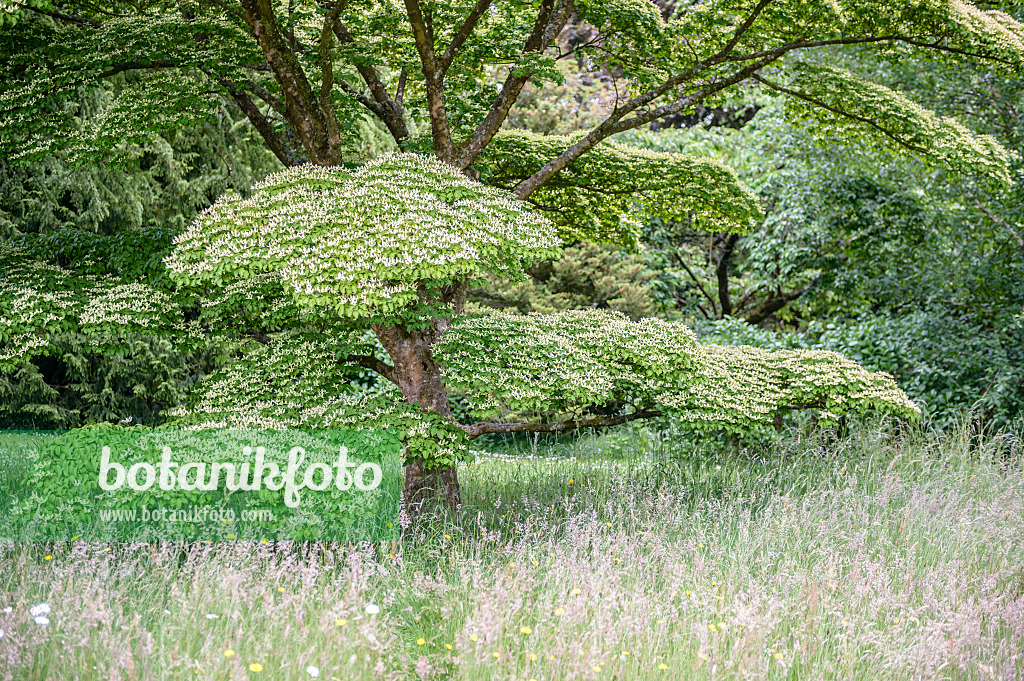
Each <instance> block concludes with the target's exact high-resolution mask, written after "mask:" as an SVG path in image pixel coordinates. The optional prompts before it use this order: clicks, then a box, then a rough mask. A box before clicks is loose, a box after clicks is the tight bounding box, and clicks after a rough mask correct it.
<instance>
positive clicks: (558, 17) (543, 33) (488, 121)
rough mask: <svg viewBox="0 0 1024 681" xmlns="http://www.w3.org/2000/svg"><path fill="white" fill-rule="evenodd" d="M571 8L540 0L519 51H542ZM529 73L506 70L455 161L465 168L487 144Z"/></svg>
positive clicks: (568, 3)
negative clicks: (495, 95)
mask: <svg viewBox="0 0 1024 681" xmlns="http://www.w3.org/2000/svg"><path fill="white" fill-rule="evenodd" d="M573 9H574V5H573V0H563V4H562V6H561V8H560V9H558V10H557V11H556V10H555V0H541V5H540V12H539V13H538V14H537V21H536V22H535V23H534V26H533V32H532V33H530V37H529V38H527V40H526V44H525V45H524V46H523V54H524V55H526V54H542V53H543V52H544V51H545V50H547V49H548V47H550V46H551V44H552V43H553V42H554V41H555V38H557V37H558V34H559V32H560V31H561V30H562V28H563V27H564V26H565V24H566V23H567V22H568V21H569V17H570V16H571V15H572V12H573ZM532 75H533V73H532V71H530V70H529V69H525V70H523V71H522V72H521V73H519V74H518V75H517V73H516V70H515V69H513V70H512V71H510V72H509V74H508V77H506V78H505V83H504V84H503V85H502V86H501V92H500V93H498V96H497V97H496V98H495V99H494V102H493V103H492V104H491V108H490V110H489V111H488V112H487V115H486V116H484V119H483V120H482V121H480V124H479V125H477V127H476V130H474V131H473V134H472V135H470V136H469V137H468V138H467V139H466V141H465V142H463V143H462V144H461V145H460V146H459V150H458V153H457V160H456V165H457V166H458V167H459V168H460V169H462V170H465V169H466V168H468V167H469V166H471V165H472V164H473V162H474V161H475V160H476V159H477V157H478V156H479V155H480V153H481V152H482V151H483V150H484V148H486V147H487V145H488V144H490V142H491V139H493V137H494V135H495V134H496V133H497V132H498V129H499V128H501V124H502V123H504V122H505V118H506V117H508V112H509V110H510V109H511V108H512V105H513V104H515V102H516V100H517V99H518V98H519V93H520V92H522V90H523V87H524V86H525V85H526V83H527V82H528V81H529V80H530V77H531V76H532Z"/></svg>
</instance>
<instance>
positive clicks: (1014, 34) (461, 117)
mask: <svg viewBox="0 0 1024 681" xmlns="http://www.w3.org/2000/svg"><path fill="white" fill-rule="evenodd" d="M9 6H10V4H9V3H8V5H7V7H9ZM14 7H15V9H14V10H13V11H12V10H0V12H6V13H5V14H4V26H3V28H2V29H0V30H2V34H0V44H2V45H3V47H0V73H2V75H3V81H2V82H3V85H2V86H0V149H2V150H3V152H4V153H5V154H7V155H8V157H9V158H10V159H12V160H15V161H17V160H24V161H31V160H34V159H38V158H45V157H48V156H52V155H62V156H65V157H66V158H67V160H68V162H81V163H87V162H90V161H93V160H103V161H106V162H110V161H112V160H116V159H117V158H118V154H119V146H120V145H122V144H123V143H124V142H126V141H127V142H133V141H137V140H144V139H146V138H147V136H148V135H150V134H152V132H153V131H155V130H160V129H164V128H171V127H179V126H182V125H187V124H188V123H189V122H191V121H195V120H198V119H201V118H202V117H204V116H208V115H210V114H211V112H212V111H214V110H215V109H216V107H220V106H223V105H224V103H225V102H228V103H230V104H231V105H233V106H235V107H237V109H238V110H239V111H241V112H242V113H243V114H244V115H245V116H246V117H247V118H248V120H249V121H250V123H251V124H252V125H253V127H254V128H255V130H256V131H257V132H258V134H259V135H260V136H261V137H262V139H263V140H264V141H265V142H266V145H267V147H268V149H270V150H271V151H272V152H273V154H274V155H275V156H276V157H277V158H278V159H279V161H280V162H281V163H282V164H284V165H285V166H288V167H294V166H298V167H297V168H294V169H292V170H289V171H286V172H285V173H283V174H281V175H276V176H272V177H271V178H268V180H267V181H266V182H264V183H263V184H262V185H260V186H259V187H258V188H257V189H256V191H255V192H254V193H253V195H252V196H251V197H249V198H246V199H241V198H237V197H227V198H225V199H223V200H222V201H221V202H219V203H218V204H216V205H215V206H214V207H213V208H212V209H211V210H210V211H208V212H207V213H205V214H203V215H201V216H200V217H199V218H198V219H197V221H196V222H195V223H194V224H193V226H192V227H191V228H190V229H189V230H187V231H186V232H185V233H183V234H182V235H181V236H180V237H179V239H178V240H177V250H176V251H175V252H174V254H173V255H172V256H171V257H170V258H169V259H168V261H167V262H168V265H169V267H170V271H171V273H172V276H173V277H174V278H175V280H176V281H177V283H178V285H179V286H180V287H181V288H182V290H183V291H187V290H189V289H194V290H195V291H196V292H197V293H200V294H201V295H203V296H206V297H207V300H206V303H205V304H204V305H203V316H202V317H200V323H201V324H205V325H206V328H207V329H209V330H216V329H219V330H230V331H231V332H232V333H241V334H243V335H247V336H249V337H251V338H253V339H255V340H256V341H258V342H259V343H261V344H263V345H264V346H265V347H266V348H273V347H278V346H279V344H280V343H283V342H294V343H297V342H299V340H300V339H308V338H309V337H310V336H313V337H317V338H319V340H318V341H317V342H319V343H321V345H317V346H316V347H317V348H319V350H317V351H318V352H326V353H328V354H329V355H330V356H333V357H334V358H335V360H336V361H340V362H341V363H348V364H356V365H359V366H362V367H365V368H368V369H371V370H373V371H376V372H377V373H379V374H380V375H381V376H382V377H383V378H384V379H386V380H387V381H390V382H391V383H394V384H395V385H396V386H397V388H398V390H400V392H401V395H402V397H403V398H404V401H405V403H406V405H419V406H420V407H422V410H421V411H420V412H418V413H421V414H425V415H426V417H425V418H427V422H429V423H430V424H433V425H431V426H430V428H427V429H426V430H424V429H422V428H421V429H420V430H416V429H415V428H414V429H413V430H414V431H415V432H416V433H418V435H417V437H420V436H424V434H425V433H426V434H430V433H433V435H432V437H434V440H435V441H438V442H443V441H446V440H445V438H449V439H451V440H452V441H454V440H455V439H458V437H473V436H476V435H479V434H481V433H485V432H507V431H515V430H535V431H539V430H549V431H564V430H568V429H571V428H574V427H579V426H581V425H586V426H589V425H611V424H614V423H621V422H623V421H625V420H631V419H633V418H642V417H646V416H652V415H655V414H659V413H666V412H669V411H675V412H677V413H681V414H684V417H685V418H688V419H690V420H692V421H694V422H695V423H698V422H699V423H709V424H716V427H722V426H723V424H726V425H728V424H732V425H734V426H736V427H740V426H743V427H748V426H751V425H752V424H755V423H758V424H763V423H766V422H770V421H771V418H772V417H773V416H774V415H775V414H776V413H777V412H778V411H779V410H780V409H785V408H798V407H814V408H821V409H827V410H830V411H832V412H835V411H841V410H843V409H859V408H862V407H867V406H871V407H881V408H883V409H885V410H889V411H893V412H896V413H904V414H905V413H911V412H913V409H914V408H913V405H911V404H909V403H908V402H907V401H906V399H905V397H903V396H902V393H900V392H899V391H898V390H897V389H896V388H895V387H894V385H893V384H892V383H891V380H890V379H887V378H886V377H884V376H875V375H870V374H867V373H866V372H863V370H860V369H859V367H857V366H856V365H853V364H851V363H848V362H845V360H842V358H839V357H838V356H834V355H794V356H788V355H787V356H782V355H767V354H763V353H758V352H755V351H751V350H744V349H729V348H724V349H702V348H701V346H699V345H697V344H696V342H695V341H694V340H693V339H692V337H691V336H690V335H688V333H689V332H688V331H687V330H686V329H685V327H680V326H678V325H662V324H658V323H649V322H644V323H640V324H636V323H631V322H628V321H625V320H623V319H620V318H618V317H615V316H614V315H612V316H609V315H605V314H600V313H593V314H591V315H590V316H586V315H584V316H578V315H562V316H556V317H552V318H547V317H528V318H525V319H515V318H510V317H508V316H507V315H492V316H485V317H479V318H478V317H468V318H466V317H464V318H462V319H459V317H460V314H461V312H462V305H463V303H464V301H465V297H466V289H467V286H468V284H469V282H470V280H471V279H473V278H475V277H478V276H480V275H483V274H487V273H498V274H501V275H507V276H514V275H515V274H516V273H517V272H519V271H520V270H521V268H522V266H523V265H524V264H526V263H528V262H529V261H530V260H532V259H534V258H538V257H543V256H545V255H547V254H549V253H550V252H551V251H552V249H554V248H556V247H557V246H558V244H559V240H560V238H561V239H562V240H571V241H579V240H583V241H587V240H590V241H603V242H609V243H616V244H620V245H627V246H632V245H635V244H636V240H637V235H638V226H639V225H640V224H642V222H643V221H644V220H646V219H649V218H651V217H656V216H657V217H665V218H669V219H677V218H680V217H686V218H687V219H689V220H690V221H691V222H692V224H693V225H694V226H695V227H696V228H698V229H702V228H703V229H715V230H718V231H722V230H725V231H728V232H742V231H744V230H746V229H747V227H748V226H749V225H750V224H751V222H752V220H753V219H754V218H756V216H757V213H758V207H757V204H756V200H755V199H754V198H753V196H752V195H751V194H750V192H748V191H747V190H746V189H745V188H743V187H742V186H741V185H740V183H739V182H738V181H737V179H736V176H735V174H734V173H732V172H731V171H730V170H729V169H728V168H725V167H723V166H721V165H719V164H716V163H711V162H709V161H706V160H702V159H695V158H691V157H689V156H686V155H679V154H650V153H646V152H637V151H635V150H631V149H628V148H626V147H622V146H620V145H617V144H615V143H614V142H613V141H612V140H610V139H609V138H611V137H612V136H613V135H615V134H617V133H620V132H624V131H627V130H630V129H634V128H638V127H640V126H645V125H648V124H650V123H652V122H654V121H656V120H658V119H660V118H663V117H665V116H670V115H675V114H679V113H687V112H691V111H693V110H695V109H696V108H697V107H698V106H705V105H709V104H712V103H714V102H716V101H720V100H722V99H723V98H725V97H728V96H730V93H732V92H736V91H738V90H740V89H742V88H758V89H759V90H761V91H765V92H770V93H773V94H775V95H778V96H780V97H785V98H787V99H788V100H789V101H790V102H791V105H790V106H789V107H788V111H789V113H790V115H792V116H794V117H798V118H807V119H812V120H816V121H818V123H819V129H820V130H821V131H822V132H823V133H825V134H847V135H849V134H854V135H861V136H873V137H874V138H876V139H877V140H878V141H879V142H880V143H884V144H885V145H888V146H890V147H892V148H895V149H899V150H902V151H907V152H911V153H915V154H921V155H927V156H931V157H933V158H934V159H935V161H936V162H938V163H941V164H945V165H946V166H948V167H950V168H952V169H954V170H957V171H961V172H972V173H977V174H979V175H981V176H983V177H985V178H987V179H990V180H992V181H995V182H1005V181H1006V179H1007V177H1008V175H1007V172H1006V161H1007V155H1006V152H1005V151H1004V150H1003V149H1002V148H1001V147H1000V146H999V145H998V144H997V143H996V142H995V141H994V140H992V139H991V138H988V137H984V136H978V135H974V134H972V133H971V132H970V131H969V130H967V129H966V128H965V127H963V126H962V125H960V124H958V123H956V122H955V121H952V120H949V119H944V118H941V117H939V116H937V115H935V114H934V113H932V112H930V111H928V110H926V109H924V108H922V107H920V106H918V105H916V104H914V103H913V102H912V101H910V100H909V99H907V98H906V97H904V96H903V95H901V94H899V93H897V92H895V91H893V90H891V89H889V88H887V87H885V86H884V85H883V84H876V83H870V82H866V81H864V80H863V79H861V78H860V77H859V76H857V75H856V74H853V73H851V72H848V71H844V70H841V69H837V68H833V67H832V66H827V65H826V64H827V63H828V61H829V55H830V53H831V52H830V51H832V50H838V49H841V48H842V47H843V46H850V45H856V46H858V47H859V49H877V50H879V51H881V52H882V53H884V54H885V55H887V56H888V57H889V58H895V59H899V58H902V57H905V56H908V55H915V56H920V55H924V56H930V57H934V58H941V59H950V60H970V61H986V62H988V63H990V64H991V65H992V67H993V68H997V69H1003V70H1006V71H1008V72H1016V71H1018V70H1019V68H1020V66H1021V64H1022V59H1024V27H1022V26H1021V25H1020V24H1018V23H1017V22H1015V21H1014V20H1012V19H1011V18H1010V17H1008V16H1007V15H1006V14H1004V13H1001V12H998V11H990V10H983V9H981V8H979V7H977V6H975V5H973V4H971V3H969V2H963V1H962V0H923V1H920V2H907V3H892V2H888V1H885V0H867V1H866V2H858V3H848V4H844V3H841V2H840V3H837V2H835V1H827V0H821V1H820V2H819V1H816V0H811V1H810V2H807V1H803V0H801V1H799V2H798V1H796V0H708V1H706V2H701V3H694V4H686V5H683V4H679V5H674V4H668V5H667V4H665V3H661V4H659V5H656V4H654V3H652V2H649V1H648V0H612V1H610V2H609V1H602V2H590V1H581V0H538V1H536V2H526V3H523V2H519V1H518V0H517V1H515V2H511V1H503V0H477V1H476V2H448V1H446V2H424V1H421V0H403V2H401V3H398V2H375V1H373V0H355V1H353V0H320V1H314V0H289V1H288V2H275V1H273V0H238V1H237V2H235V1H234V0H173V1H172V0H166V1H159V0H156V1H145V0H144V1H141V2H139V1H132V2H129V1H125V2H112V3H94V2H90V1H86V0H79V1H74V0H72V1H69V2H53V1H47V0H31V1H27V2H15V3H14ZM665 7H667V9H665ZM563 59H574V60H576V61H577V63H579V64H583V65H587V67H588V68H590V69H591V70H592V71H593V72H594V74H595V76H597V77H599V78H601V79H603V80H604V81H605V82H606V83H607V84H608V85H609V86H610V87H611V88H612V89H613V90H614V92H615V93H616V96H615V99H614V102H613V104H612V105H611V106H609V107H608V108H607V110H606V112H605V115H604V118H603V119H602V120H601V121H600V122H599V123H597V124H596V125H594V126H593V127H592V128H591V129H589V130H585V131H583V132H581V133H579V134H577V135H575V136H571V137H549V138H536V137H531V136H529V135H524V134H520V133H508V132H501V128H502V125H503V123H504V122H505V120H506V118H507V116H508V114H509V111H510V109H511V108H512V106H513V105H514V104H515V102H516V100H517V98H518V97H519V96H520V94H521V93H522V91H523V88H524V86H525V85H526V84H527V83H528V82H530V81H531V80H533V81H543V80H555V79H558V78H559V77H560V73H561V71H560V70H559V69H558V68H556V63H557V61H558V60H563ZM111 79H116V80H117V92H118V93H119V94H118V98H117V100H116V101H115V102H114V103H113V104H112V105H111V106H110V108H109V109H108V111H107V113H106V114H105V115H104V116H103V117H102V118H100V119H97V120H95V121H93V122H92V123H91V124H90V125H88V126H81V125H74V124H72V123H73V122H74V116H75V111H74V110H73V109H69V108H68V107H64V106H56V105H55V104H54V102H58V101H65V99H64V98H61V97H60V95H62V94H63V93H67V92H70V91H74V90H78V89H81V88H86V87H90V86H95V85H99V84H102V83H103V82H104V81H108V80H111ZM367 119H370V120H373V121H375V122H376V123H377V124H379V125H380V126H382V127H383V128H385V129H386V130H387V131H388V134H390V136H391V137H392V139H393V142H394V148H395V150H396V151H397V152H404V153H397V154H388V155H384V156H382V157H380V158H378V159H376V160H373V161H371V162H370V163H368V164H365V165H364V164H363V162H364V161H365V160H366V159H364V158H361V157H360V156H359V154H358V153H355V152H354V151H353V149H354V146H355V145H354V137H355V136H356V134H357V131H359V130H361V129H363V127H364V126H365V121H366V120H367ZM545 215H546V216H549V217H550V218H551V219H550V220H549V219H548V218H546V217H544V216H545ZM19 291H20V290H19ZM9 293H11V292H9ZM22 293H23V291H22ZM22 293H19V292H18V291H14V292H13V294H15V295H21V294H22ZM136 293H137V292H136ZM126 300H127V299H126ZM360 326H361V327H363V328H366V327H368V328H369V329H371V330H372V331H373V334H374V335H375V337H376V339H377V341H378V342H379V343H380V345H381V346H383V349H384V351H385V353H384V355H385V356H381V355H380V353H374V351H373V348H372V347H369V348H368V347H366V343H365V339H364V338H363V337H362V336H359V335H358V334H357V333H356V332H355V330H356V329H358V328H360ZM18 333H19V335H18V337H19V338H20V339H22V340H21V341H19V342H22V343H23V344H25V347H28V345H30V344H33V343H38V342H39V341H37V340H33V335H34V334H37V333H38V334H42V333H45V329H28V328H26V329H23V330H19V332H18ZM352 339H355V340H357V341H359V342H355V341H352V342H349V341H351V340H352ZM303 342H305V341H303ZM360 344H362V345H360ZM325 348H326V349H325ZM469 350H473V351H475V352H476V353H478V358H477V361H475V362H471V361H470V360H469V359H468V355H467V352H469ZM556 359H558V360H561V361H556ZM489 365H490V366H492V367H494V368H493V369H487V368H486V367H487V366H489ZM273 366H276V367H278V368H279V369H281V368H282V365H281V362H275V363H273ZM489 372H490V373H489ZM321 373H322V372H321ZM316 375H319V374H317V372H312V373H311V374H310V376H316ZM450 391H458V392H459V393H462V392H465V393H467V394H468V393H473V392H476V393H481V394H482V395H483V396H484V397H482V398H480V399H478V400H477V401H475V402H474V401H473V399H471V400H470V402H471V404H474V405H475V406H476V407H477V408H478V409H481V410H483V411H487V410H488V409H498V408H499V407H501V408H503V409H507V410H510V411H511V412H513V413H515V412H517V411H519V410H521V409H527V408H529V407H528V405H529V404H531V403H530V400H529V399H527V397H526V396H529V395H534V394H535V393H536V395H537V396H539V397H538V399H540V397H543V399H544V401H546V402H548V403H553V404H555V405H556V408H557V410H558V411H561V412H563V413H564V415H565V418H564V419H562V420H559V421H557V422H552V423H537V422H529V421H516V422H512V421H509V422H497V421H479V422H477V423H474V424H467V423H456V422H455V419H454V417H452V415H451V407H450V402H449V392H450ZM319 394H320V396H321V398H322V399H321V403H322V405H326V404H328V403H330V402H331V399H332V398H331V397H330V395H329V394H327V392H325V391H324V390H321V391H320V393H319ZM378 397H379V396H378ZM375 399H377V398H375ZM278 407H279V408H280V409H283V410H284V411H282V412H281V414H279V416H285V415H288V414H291V416H290V417H289V418H293V419H294V418H295V413H296V412H295V408H294V405H291V406H288V405H283V404H278ZM367 408H368V407H367ZM371 411H372V410H371ZM385 411H386V410H385ZM385 411H380V410H378V412H379V413H385ZM392 411H393V410H392ZM399 411H402V413H406V412H408V409H407V408H406V407H403V408H402V409H401V410H399ZM499 411H500V410H499ZM387 413H392V412H387ZM410 413H411V412H410ZM268 418H269V417H268ZM432 429H433V430H439V431H443V433H446V434H437V433H434V432H433V430H432ZM445 429H447V430H445ZM459 433H461V435H459ZM453 438H454V439H453ZM428 439H429V438H428ZM410 442H412V438H411V439H410ZM443 449H444V447H440V448H438V449H437V451H441V450H443ZM409 452H410V453H409V462H408V463H409V467H408V477H407V492H408V495H409V498H410V499H411V498H414V497H416V496H418V495H423V494H425V493H427V492H428V490H433V493H435V494H441V495H442V496H444V497H445V498H446V499H447V500H449V501H454V500H457V498H458V485H457V480H456V477H455V469H454V465H453V464H454V461H453V460H452V459H451V458H450V457H447V456H441V455H439V456H434V455H432V454H430V451H429V448H414V447H410V450H409Z"/></svg>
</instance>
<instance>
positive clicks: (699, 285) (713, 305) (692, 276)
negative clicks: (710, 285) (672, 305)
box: [676, 252, 718, 319]
mask: <svg viewBox="0 0 1024 681" xmlns="http://www.w3.org/2000/svg"><path fill="white" fill-rule="evenodd" d="M676 257H678V258H679V264H680V265H682V266H683V269H684V270H686V273H687V274H688V275H690V279H692V280H693V283H695V284H696V285H697V289H698V290H700V292H701V293H703V294H704V297H705V298H707V299H708V302H709V303H711V310H712V312H714V313H715V318H716V319H717V318H718V305H717V304H716V303H715V298H714V296H712V295H711V294H710V293H709V292H708V290H707V289H706V288H705V287H704V283H703V282H701V280H700V279H698V278H697V275H696V274H694V273H693V270H691V269H690V266H689V265H687V264H686V260H685V259H684V258H683V257H682V256H680V254H679V253H678V252H677V253H676ZM705 316H706V315H705Z"/></svg>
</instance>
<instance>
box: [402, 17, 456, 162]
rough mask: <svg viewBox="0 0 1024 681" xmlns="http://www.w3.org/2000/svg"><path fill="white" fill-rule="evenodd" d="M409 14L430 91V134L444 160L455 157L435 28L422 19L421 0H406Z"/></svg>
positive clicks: (436, 151) (428, 104) (427, 91)
mask: <svg viewBox="0 0 1024 681" xmlns="http://www.w3.org/2000/svg"><path fill="white" fill-rule="evenodd" d="M404 1H405V10H406V13H407V14H408V15H409V25H410V26H411V27H412V36H413V40H414V41H415V43H416V51H417V52H418V53H419V55H420V65H421V67H422V70H423V78H424V85H425V88H426V94H427V110H428V112H429V114H430V136H431V139H432V140H433V143H434V153H435V154H436V155H437V157H438V158H439V159H441V160H442V161H445V162H451V160H452V151H453V149H452V134H451V130H450V128H449V126H448V112H447V110H446V109H445V105H444V86H443V81H442V80H441V74H440V73H439V72H438V68H437V61H436V59H435V56H434V31H433V29H432V27H431V26H430V25H428V24H427V22H426V21H425V20H424V19H423V12H422V10H421V9H420V3H419V0H404Z"/></svg>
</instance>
